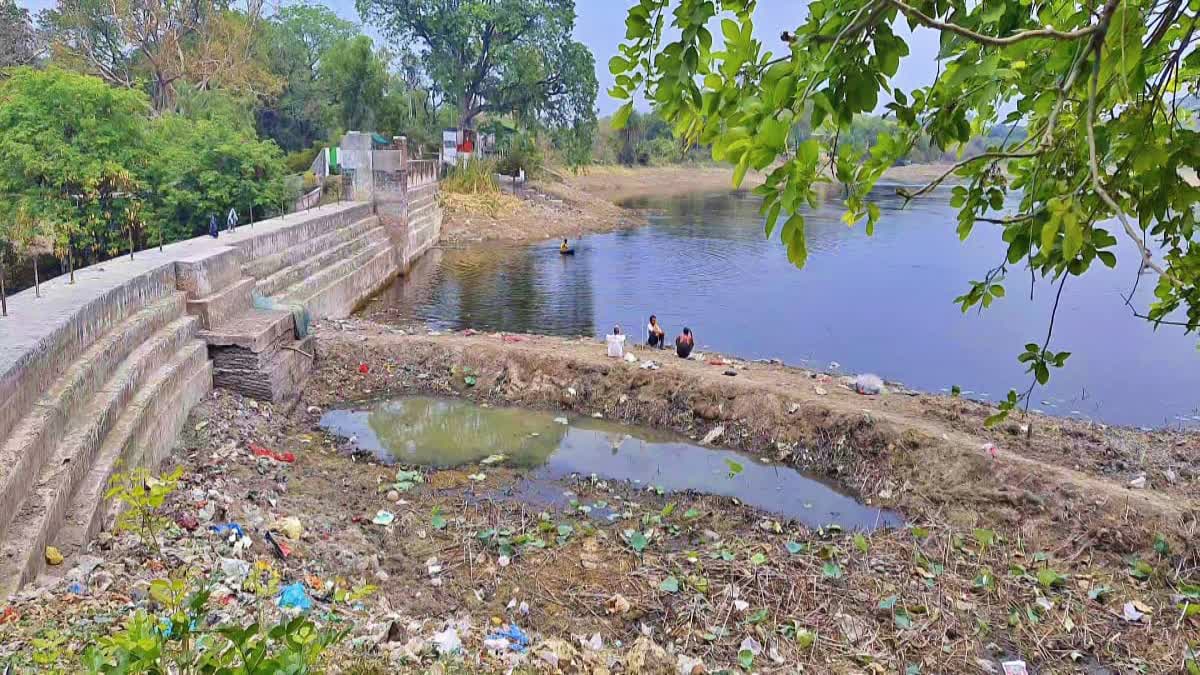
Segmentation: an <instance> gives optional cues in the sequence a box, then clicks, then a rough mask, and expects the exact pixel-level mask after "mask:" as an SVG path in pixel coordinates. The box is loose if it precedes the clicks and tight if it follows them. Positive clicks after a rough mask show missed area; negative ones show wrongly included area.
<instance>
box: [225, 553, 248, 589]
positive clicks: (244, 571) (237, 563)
mask: <svg viewBox="0 0 1200 675" xmlns="http://www.w3.org/2000/svg"><path fill="white" fill-rule="evenodd" d="M221 576H222V577H224V578H225V580H226V581H228V582H229V584H230V585H231V586H233V587H235V588H241V587H242V582H243V581H245V580H246V577H248V576H250V563H248V562H246V561H245V560H238V559H237V558H221Z"/></svg>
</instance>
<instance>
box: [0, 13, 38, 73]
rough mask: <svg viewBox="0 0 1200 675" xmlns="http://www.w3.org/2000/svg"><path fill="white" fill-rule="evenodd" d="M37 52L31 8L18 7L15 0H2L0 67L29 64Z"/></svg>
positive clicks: (0, 14) (0, 15)
mask: <svg viewBox="0 0 1200 675" xmlns="http://www.w3.org/2000/svg"><path fill="white" fill-rule="evenodd" d="M37 53H38V44H37V34H36V33H35V32H34V30H33V22H32V21H31V20H30V19H29V10H27V9H25V8H24V7H18V6H17V3H16V1H15V0H0V68H9V67H11V66H26V65H29V64H31V63H33V61H34V59H35V58H37Z"/></svg>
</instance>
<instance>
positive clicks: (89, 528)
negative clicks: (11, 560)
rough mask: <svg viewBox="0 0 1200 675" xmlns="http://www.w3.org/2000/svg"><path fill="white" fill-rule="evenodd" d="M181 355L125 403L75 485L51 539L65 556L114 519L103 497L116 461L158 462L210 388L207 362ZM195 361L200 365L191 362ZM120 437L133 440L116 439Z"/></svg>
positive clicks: (78, 549)
mask: <svg viewBox="0 0 1200 675" xmlns="http://www.w3.org/2000/svg"><path fill="white" fill-rule="evenodd" d="M198 345H199V346H201V347H202V346H203V345H202V343H198ZM182 356H183V359H184V361H183V362H181V364H180V366H181V367H179V368H175V369H172V370H170V371H169V373H168V374H167V375H166V377H165V378H164V380H163V382H164V384H163V386H161V387H155V386H153V385H152V384H151V385H150V386H148V387H147V389H148V391H149V392H152V393H153V394H155V395H151V394H149V393H148V394H146V395H144V396H143V395H139V396H138V397H137V398H135V399H134V400H133V401H132V402H131V403H130V405H129V408H128V409H127V412H126V414H125V415H124V416H123V417H122V419H121V420H120V421H119V422H118V423H117V427H116V428H115V429H113V431H112V432H110V433H109V438H108V439H107V440H105V442H104V446H103V447H102V448H101V449H100V452H99V454H98V455H97V457H96V463H95V465H94V466H93V467H92V470H91V471H89V472H88V474H87V476H85V477H84V479H83V481H82V482H81V483H80V484H79V487H78V488H76V490H75V495H74V497H73V498H72V499H71V505H70V506H69V507H68V508H67V510H66V515H65V517H64V518H63V522H62V526H61V528H60V529H59V530H58V534H57V535H56V536H55V537H54V539H53V540H52V541H53V543H54V545H55V546H57V547H58V550H59V551H60V552H61V553H62V554H63V556H64V557H65V558H66V559H67V560H71V559H74V558H73V557H74V556H76V555H78V554H80V553H83V552H85V551H86V550H87V544H88V542H89V541H91V540H92V538H93V537H95V536H96V535H97V534H98V533H99V532H100V530H101V529H102V528H103V527H104V526H105V525H111V524H112V523H113V522H114V520H115V518H116V515H117V510H118V509H117V506H118V505H117V504H116V503H113V502H106V500H105V499H104V494H105V492H107V491H108V480H109V478H111V477H112V475H113V473H114V472H115V471H114V470H115V469H116V467H117V466H118V465H121V466H155V465H157V464H158V462H159V461H160V460H161V459H162V456H163V455H164V454H165V453H166V451H167V450H169V449H170V448H171V447H172V446H173V445H174V444H175V442H176V439H177V438H178V436H179V432H180V430H182V429H183V424H184V422H186V421H187V417H188V412H189V411H190V410H191V409H192V408H193V407H194V406H195V405H196V404H198V403H200V401H201V400H203V398H204V396H205V395H206V394H207V393H208V392H209V391H211V390H212V377H213V375H212V363H211V362H209V361H208V360H207V359H204V358H199V357H197V356H196V355H195V354H193V353H191V352H190V351H189V352H187V353H185V354H184V355H182ZM197 362H198V363H199V364H200V367H199V368H196V367H195V366H196V363H197ZM157 394H164V395H163V396H158V395H157ZM130 411H140V414H138V413H136V412H135V413H134V414H130ZM125 439H132V440H133V442H131V443H122V442H120V441H122V440H125ZM64 567H66V565H64Z"/></svg>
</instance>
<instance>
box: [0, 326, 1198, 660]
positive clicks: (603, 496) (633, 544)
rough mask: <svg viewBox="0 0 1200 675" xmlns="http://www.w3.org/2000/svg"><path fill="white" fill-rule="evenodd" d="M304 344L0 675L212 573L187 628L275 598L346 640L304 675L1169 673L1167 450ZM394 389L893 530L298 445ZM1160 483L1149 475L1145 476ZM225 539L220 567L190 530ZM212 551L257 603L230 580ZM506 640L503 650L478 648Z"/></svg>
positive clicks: (470, 350) (597, 483)
mask: <svg viewBox="0 0 1200 675" xmlns="http://www.w3.org/2000/svg"><path fill="white" fill-rule="evenodd" d="M315 332H316V341H317V353H318V359H319V367H318V370H317V372H316V374H315V376H314V379H313V380H312V381H311V382H310V384H309V386H308V387H307V389H306V391H305V393H304V394H303V398H302V400H301V401H300V403H299V405H298V406H296V408H295V409H293V410H292V411H286V410H281V409H275V408H272V407H271V406H268V405H264V404H258V403H255V402H251V401H248V400H245V399H241V398H239V397H236V396H233V395H230V394H227V393H225V392H217V393H216V394H214V395H213V396H212V397H211V398H209V399H207V400H206V401H205V402H204V403H203V404H202V405H201V407H200V408H198V409H197V410H196V411H195V412H194V413H193V415H192V418H191V419H190V420H189V423H188V425H187V427H186V429H187V432H186V433H185V437H184V439H183V449H182V451H180V452H176V453H174V455H173V456H172V461H173V463H175V464H177V465H178V466H180V467H181V468H182V470H183V479H182V480H183V485H182V486H181V487H180V488H179V489H178V490H176V491H175V492H174V493H172V494H171V495H170V496H169V498H168V500H167V505H166V513H167V514H168V515H169V516H170V518H171V520H172V521H173V523H174V524H173V525H171V526H170V527H168V528H166V529H165V530H164V533H163V535H162V538H163V543H162V552H161V554H155V553H154V552H153V551H151V550H149V549H147V548H146V547H145V546H143V545H142V544H141V543H140V542H139V539H138V538H137V537H136V536H134V535H131V534H120V535H117V536H115V537H113V536H107V535H106V536H104V537H102V539H101V540H100V541H99V542H97V545H96V546H95V550H94V551H93V554H94V555H95V556H96V558H95V560H92V561H78V560H68V561H66V562H65V563H64V564H63V566H62V568H61V569H63V570H68V569H72V568H74V569H75V570H77V569H78V566H79V565H80V564H81V563H82V564H84V565H85V566H88V565H91V566H92V567H91V569H90V570H88V571H87V572H86V573H84V572H78V573H76V572H74V571H72V572H70V573H68V574H67V576H68V577H71V575H72V574H75V575H76V576H75V577H72V578H78V577H79V575H82V583H81V587H80V588H79V589H77V591H78V592H76V591H71V590H69V589H68V588H67V582H63V583H62V584H60V585H58V586H48V587H45V588H42V589H36V588H35V589H31V590H29V591H27V592H26V593H25V594H24V595H23V596H22V597H21V598H19V599H18V600H17V602H15V603H13V604H12V605H11V606H10V607H11V610H12V611H11V612H9V611H8V610H7V609H6V610H4V611H5V612H6V614H5V615H4V616H6V617H11V616H15V617H17V620H7V619H5V620H0V658H4V657H5V656H7V655H13V654H15V655H17V656H16V658H17V659H18V663H17V665H18V666H19V668H18V671H21V670H25V669H26V668H25V666H29V665H30V660H29V659H30V658H31V656H32V655H34V654H45V653H47V652H53V656H54V659H56V660H57V663H58V665H60V666H61V667H62V668H63V669H65V670H68V671H74V670H77V669H78V665H77V664H78V662H77V661H74V660H73V659H74V658H75V657H76V656H75V655H77V654H78V653H79V652H80V651H81V650H82V647H83V646H85V645H87V644H89V643H92V642H95V640H96V638H97V637H98V636H100V635H105V634H109V633H110V632H111V631H112V630H113V626H114V625H116V624H120V622H121V621H122V620H123V617H125V616H127V615H128V613H129V612H130V611H131V610H132V609H133V608H135V607H145V608H149V609H153V607H154V601H153V600H152V599H151V600H147V595H146V591H147V589H148V588H150V583H151V580H152V579H155V578H162V577H163V576H164V575H166V574H167V572H168V571H169V570H186V571H187V572H188V573H189V574H190V575H191V576H192V577H193V578H195V579H200V578H208V577H212V576H215V577H216V578H217V581H216V583H217V590H216V592H215V593H214V596H213V599H212V600H211V601H210V602H211V603H213V605H212V606H213V608H214V610H213V611H215V612H216V614H217V615H219V616H225V617H231V618H232V619H233V620H234V621H237V620H243V621H244V620H247V619H248V618H249V617H253V616H258V617H259V618H260V619H263V620H268V621H270V620H272V619H271V617H273V616H275V615H276V614H277V612H278V610H277V609H275V606H274V605H275V603H274V600H273V598H274V597H275V595H276V594H277V592H278V589H280V588H282V587H284V586H285V585H287V584H294V583H301V584H303V587H304V588H306V589H307V590H308V593H309V594H310V595H311V596H312V597H313V598H314V602H315V604H316V608H315V609H314V611H313V612H312V613H311V614H310V616H312V617H313V618H314V619H315V620H316V621H317V622H318V623H319V624H321V625H327V626H346V627H351V626H352V628H351V633H350V635H349V636H347V638H346V639H344V640H343V641H341V642H339V643H337V644H336V645H334V646H332V647H330V650H329V651H328V652H326V653H325V654H324V655H323V656H322V659H321V661H320V663H321V664H323V665H324V666H325V667H326V668H327V669H328V670H330V671H331V672H355V673H382V672H413V673H416V672H441V673H460V672H462V673H466V672H479V673H485V672H507V671H509V670H510V669H512V668H516V670H517V672H547V673H551V672H564V673H566V672H594V673H603V672H612V673H617V672H625V673H668V672H685V673H704V672H716V671H717V670H720V669H737V668H739V667H744V669H745V670H746V671H754V672H763V673H792V672H797V671H798V670H801V669H803V670H805V671H812V672H831V673H850V672H879V673H883V672H904V671H905V670H906V669H908V670H909V671H910V672H914V671H913V667H916V668H919V669H920V671H921V672H995V673H999V672H1001V666H1000V663H1001V662H1002V661H1010V660H1023V661H1026V662H1027V663H1028V664H1029V667H1030V672H1043V673H1051V672H1075V671H1076V670H1078V668H1080V667H1081V666H1080V665H1079V664H1084V666H1083V667H1085V668H1090V670H1089V671H1088V672H1133V671H1136V670H1139V669H1140V670H1144V671H1146V672H1174V671H1176V670H1178V669H1179V666H1180V664H1181V663H1182V662H1183V660H1184V658H1185V653H1186V650H1187V649H1188V646H1187V639H1188V635H1189V634H1190V635H1194V634H1195V630H1196V629H1197V627H1198V626H1197V621H1198V620H1200V619H1198V618H1197V616H1196V613H1195V612H1194V611H1193V610H1191V609H1189V607H1191V608H1194V607H1195V604H1194V603H1195V601H1196V598H1195V597H1194V594H1195V592H1196V588H1195V586H1194V584H1196V582H1197V575H1198V574H1200V570H1198V559H1197V550H1196V544H1195V542H1196V541H1197V538H1196V528H1197V520H1196V518H1197V512H1198V511H1197V497H1198V494H1197V477H1196V473H1195V469H1196V459H1195V458H1196V456H1197V453H1196V445H1195V443H1196V440H1195V437H1194V436H1190V437H1189V436H1187V435H1183V434H1175V433H1172V432H1166V431H1164V432H1154V433H1150V434H1146V433H1142V432H1136V431H1132V430H1126V429H1116V428H1111V427H1107V428H1106V427H1102V426H1099V425H1085V424H1082V423H1077V422H1072V421H1064V420H1054V419H1051V418H1042V417H1040V416H1036V417H1034V419H1033V424H1034V428H1033V434H1032V436H1031V437H1030V442H1029V444H1028V445H1026V442H1025V441H1026V438H1027V437H1026V436H1025V435H1024V434H1023V433H1022V430H1021V428H1020V427H1019V424H1021V423H1023V422H1021V421H1014V422H1013V424H1012V425H1011V426H1009V427H1006V428H1003V429H999V430H995V431H988V432H984V431H982V430H981V429H980V428H979V421H980V420H981V418H982V416H983V415H985V414H987V407H986V406H983V405H980V404H974V403H970V402H966V401H961V400H958V399H952V398H949V397H938V396H926V395H909V394H908V393H903V392H896V393H888V394H883V395H880V396H861V395H859V394H857V393H854V392H853V391H851V390H850V389H849V388H847V387H846V386H845V383H844V381H843V380H841V379H839V377H837V376H836V375H828V374H824V373H818V372H814V371H806V370H801V369H793V368H785V367H783V366H780V365H777V364H769V363H757V362H745V361H741V360H738V359H733V358H726V357H718V356H717V355H713V354H706V355H705V359H704V360H701V361H680V360H678V359H675V358H674V357H673V356H672V357H670V358H667V357H666V356H665V355H664V353H663V352H658V351H650V350H646V349H641V348H639V349H636V350H634V352H633V353H635V354H636V356H637V358H638V359H639V360H640V361H643V362H644V361H647V360H653V361H654V362H655V364H656V366H657V368H642V367H641V363H640V362H639V363H632V364H630V363H625V362H623V361H618V360H615V359H608V358H606V357H605V356H604V348H603V346H602V345H600V344H598V343H597V342H596V341H594V340H590V339H588V340H572V339H563V338H550V337H543V336H531V335H498V334H470V333H465V334H453V335H436V334H429V333H427V332H426V331H424V330H421V331H419V332H417V333H415V334H405V332H404V331H402V329H399V328H396V327H391V326H382V325H377V324H373V323H370V322H365V321H359V320H351V321H343V322H325V323H323V324H321V325H319V326H317V327H316V330H315ZM710 359H712V360H713V361H714V362H716V361H718V360H719V362H720V365H711V364H710ZM726 372H731V373H735V374H734V375H727V374H726ZM409 394H422V395H435V396H442V397H451V398H463V399H468V400H472V401H476V402H478V403H481V404H487V405H492V406H499V405H520V406H529V407H534V408H538V409H542V410H548V411H553V414H563V413H569V414H576V415H580V416H585V417H590V416H593V415H597V414H598V415H601V416H603V417H604V418H605V419H606V420H612V421H617V422H626V423H632V424H638V425H649V426H653V427H656V428H662V429H669V430H672V431H674V432H678V433H682V434H685V435H687V436H690V437H692V438H697V439H698V438H710V439H711V440H710V442H711V443H712V444H713V445H718V446H724V447H730V448H734V449H740V450H744V451H747V452H750V453H753V454H754V455H755V456H757V457H758V458H759V461H761V462H764V463H767V464H768V465H778V466H789V467H796V468H800V469H805V470H807V471H809V472H811V473H813V474H815V475H818V476H822V477H824V478H826V479H827V480H829V481H832V482H834V483H836V484H838V485H840V486H842V487H844V488H846V489H850V490H852V491H854V492H856V493H857V494H858V495H859V496H860V498H861V499H863V500H864V501H865V502H869V503H870V504H872V505H878V506H883V507H888V508H894V509H897V510H899V511H900V512H901V513H902V514H903V516H904V518H905V519H906V520H907V522H908V526H907V527H903V528H898V529H893V530H886V529H884V530H876V531H874V532H867V533H852V532H848V531H843V530H840V529H838V528H824V527H821V528H812V527H806V526H804V525H801V524H799V523H797V522H792V521H787V520H783V519H779V518H778V517H774V516H772V515H770V514H765V513H763V512H760V511H756V510H754V509H751V508H748V507H746V506H744V505H741V504H739V503H736V502H735V501H733V500H730V499H728V498H722V497H715V496H711V495H704V494H698V493H674V494H673V493H669V492H667V493H661V494H660V493H659V492H658V491H655V490H653V489H648V488H647V486H645V485H633V484H627V483H620V482H617V481H607V480H604V479H603V477H602V476H600V477H590V476H587V475H580V476H578V477H576V478H574V479H569V480H567V482H565V483H564V484H563V485H562V486H561V488H560V489H561V490H562V491H564V492H569V493H570V494H572V495H573V497H572V502H571V503H570V505H568V506H565V507H563V508H550V509H546V508H545V507H541V506H534V505H530V504H527V503H524V502H523V501H521V500H520V499H515V498H513V496H512V495H513V494H514V492H513V490H514V487H515V486H516V485H517V484H518V483H519V481H520V480H521V477H522V475H523V474H525V473H526V472H525V471H523V470H521V469H517V468H513V467H509V466H507V465H506V463H505V462H504V461H500V462H499V463H488V464H470V465H466V466H461V467H456V468H452V469H442V470H438V469H422V468H419V467H417V468H416V469H417V471H418V476H419V479H417V480H413V478H412V475H411V474H406V475H405V478H406V479H407V483H406V484H405V485H397V475H398V474H397V471H398V469H401V470H403V469H408V468H414V467H395V466H384V465H381V464H379V463H378V462H377V461H376V460H375V459H374V458H372V457H370V456H364V455H355V454H350V452H351V451H352V450H353V449H354V447H355V446H354V444H353V443H347V442H346V441H345V440H344V439H340V438H337V437H333V436H329V435H327V434H326V433H324V432H323V431H322V430H321V429H320V428H319V427H318V426H317V423H318V421H319V420H320V418H321V416H322V415H323V413H324V412H325V411H326V410H328V409H329V408H330V407H334V406H338V405H341V404H343V403H345V402H347V401H351V400H377V399H379V398H382V397H392V396H403V395H409ZM718 429H719V432H718ZM989 442H990V443H994V444H995V445H996V447H997V449H996V451H995V453H993V452H991V451H990V450H985V449H984V447H983V446H984V444H986V443H989ZM260 450H261V451H262V452H261V453H259V451H260ZM283 453H292V455H291V456H286V455H284V454H283ZM258 454H262V455H264V456H258ZM1115 462H1124V463H1125V468H1123V469H1119V470H1118V469H1116V468H1115V467H1116V466H1117V464H1115ZM165 468H170V467H165ZM1167 470H1170V471H1173V472H1175V474H1176V481H1175V482H1170V481H1168V480H1166V479H1165V478H1159V472H1163V473H1165V471H1167ZM1132 471H1138V472H1141V471H1144V472H1146V474H1147V476H1148V478H1147V481H1146V484H1145V487H1144V488H1141V489H1133V488H1130V487H1129V486H1128V484H1127V483H1128V481H1127V478H1128V476H1129V475H1130V472H1132ZM730 480H736V478H731V479H730ZM600 503H607V504H613V503H620V504H622V505H623V508H624V512H623V513H622V514H621V515H620V516H619V517H617V518H616V519H615V521H613V522H608V521H604V520H597V519H595V518H592V517H589V516H588V515H587V513H586V512H585V511H584V510H583V509H582V508H581V507H583V506H585V505H598V504H600ZM589 508H590V507H589ZM381 512H384V513H386V514H387V517H384V516H383V515H381ZM289 519H295V520H296V521H297V522H298V523H299V524H300V526H301V527H300V529H299V530H297V528H295V527H294V526H293V524H291V523H290V521H289ZM373 521H375V522H373ZM227 522H234V523H238V524H240V526H241V527H243V528H245V531H246V532H247V533H248V536H249V538H250V540H251V541H252V542H253V543H252V544H251V545H250V547H249V548H246V549H242V548H240V547H239V546H234V545H230V544H229V543H228V542H226V541H225V536H222V535H216V534H211V533H208V532H207V529H208V527H209V526H210V525H214V524H220V523H227ZM376 522H379V523H382V524H375V523H376ZM268 531H271V532H273V537H274V538H275V540H276V541H277V542H284V544H285V546H286V551H285V552H284V551H280V550H279V549H273V546H272V545H271V544H270V543H269V542H268V541H267V539H266V533H267V532H268ZM293 534H294V535H296V536H295V537H294V538H293V537H292V536H291V535H293ZM234 539H235V540H236V537H235V538H234ZM1156 549H1157V550H1156ZM1134 559H1136V560H1140V561H1142V563H1144V564H1139V565H1133V564H1132V563H1131V562H1130V561H1131V560H1134ZM227 561H233V562H227ZM238 561H243V562H244V564H246V565H247V566H248V569H249V570H250V571H251V575H252V576H253V577H255V578H260V577H261V578H263V579H266V580H267V581H268V583H267V586H266V590H259V591H258V592H257V593H256V592H255V590H254V589H255V588H260V589H261V587H257V586H252V585H246V582H238V581H237V579H236V577H237V576H239V575H240V574H241V573H240V571H239V570H240V569H241V564H243V563H242V562H238ZM93 563H95V564H94V565H93ZM222 570H225V571H232V572H233V574H234V577H235V579H233V580H230V579H229V578H226V577H225V576H223V574H224V572H223V571H222ZM272 580H273V581H272ZM76 583H79V581H77V582H76ZM1188 584H1193V585H1191V586H1189V585H1188ZM368 585H369V586H371V587H373V588H368ZM272 588H273V589H275V590H271V589H272ZM337 589H342V591H341V593H340V594H339V592H338V590H337ZM347 589H356V590H355V592H354V593H352V594H351V595H349V596H347V595H346V590H347ZM1189 594H1191V595H1189ZM318 598H319V599H318ZM1189 598H1191V599H1189ZM239 617H245V618H242V619H239ZM511 625H517V626H519V627H520V629H521V631H522V634H523V635H526V636H528V637H529V638H530V640H531V645H530V648H529V649H527V650H525V651H523V652H522V651H520V650H517V649H513V648H512V647H510V646H506V645H507V644H511V641H510V642H509V643H505V642H504V641H503V640H496V639H493V640H492V641H491V642H486V641H487V639H488V636H489V635H491V634H493V633H495V632H496V631H497V630H499V629H501V628H505V627H509V626H511ZM35 638H36V639H37V640H39V642H37V643H35V642H34V639H35ZM458 643H461V647H460V648H459V649H458V650H457V651H456V652H455V653H454V654H442V655H440V656H439V649H440V648H439V645H441V646H442V648H446V649H447V650H450V648H453V647H458ZM47 644H51V645H55V644H57V645H58V646H57V647H54V648H50V647H46V645H47ZM22 659H23V660H22ZM47 663H54V661H50V662H47ZM22 664H24V665H22ZM72 664H75V666H73V665H72ZM44 667H45V666H43V668H44Z"/></svg>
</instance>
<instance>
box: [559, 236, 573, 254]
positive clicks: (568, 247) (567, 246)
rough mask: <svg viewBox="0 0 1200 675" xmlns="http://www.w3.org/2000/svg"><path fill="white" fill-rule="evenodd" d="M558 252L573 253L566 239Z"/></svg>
mask: <svg viewBox="0 0 1200 675" xmlns="http://www.w3.org/2000/svg"><path fill="white" fill-rule="evenodd" d="M558 252H559V253H570V252H571V247H570V246H569V245H567V240H566V239H563V243H562V245H561V246H559V247H558Z"/></svg>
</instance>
